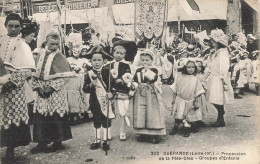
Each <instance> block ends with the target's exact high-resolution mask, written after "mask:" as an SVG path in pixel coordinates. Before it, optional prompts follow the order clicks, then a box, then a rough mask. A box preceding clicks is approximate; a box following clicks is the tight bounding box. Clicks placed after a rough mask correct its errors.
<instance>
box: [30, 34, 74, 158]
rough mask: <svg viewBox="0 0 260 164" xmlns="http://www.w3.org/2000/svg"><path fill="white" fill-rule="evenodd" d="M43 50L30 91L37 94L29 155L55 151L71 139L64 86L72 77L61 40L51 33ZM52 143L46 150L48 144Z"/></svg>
mask: <svg viewBox="0 0 260 164" xmlns="http://www.w3.org/2000/svg"><path fill="white" fill-rule="evenodd" d="M46 41H47V46H46V49H44V50H42V51H41V54H40V58H39V61H38V64H37V68H36V72H35V73H34V74H33V77H32V84H31V86H32V88H33V90H34V91H36V92H37V98H36V100H35V103H34V113H35V115H34V125H33V132H34V133H33V141H34V142H37V143H38V144H37V146H36V147H34V148H33V149H31V153H32V154H35V153H39V152H54V151H57V150H61V149H63V148H64V146H63V145H62V141H65V140H68V139H71V138H72V134H71V128H70V125H69V117H68V112H69V106H68V100H67V91H66V87H65V86H66V83H67V82H68V79H69V78H71V77H73V76H75V72H73V71H72V70H71V68H70V65H69V63H68V61H67V60H66V58H65V56H64V55H63V54H62V53H61V52H60V51H59V43H60V37H59V34H58V33H55V32H50V33H49V34H48V35H47V37H46ZM51 142H53V144H52V145H51V146H50V147H49V149H48V148H47V145H48V144H49V143H51Z"/></svg>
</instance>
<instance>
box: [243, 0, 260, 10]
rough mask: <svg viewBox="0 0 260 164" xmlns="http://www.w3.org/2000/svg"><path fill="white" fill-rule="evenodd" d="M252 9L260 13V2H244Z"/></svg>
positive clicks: (250, 0)
mask: <svg viewBox="0 0 260 164" xmlns="http://www.w3.org/2000/svg"><path fill="white" fill-rule="evenodd" d="M244 2H246V3H247V4H248V5H249V6H250V7H251V8H252V9H254V10H255V11H256V12H259V0H244Z"/></svg>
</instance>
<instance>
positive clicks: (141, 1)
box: [135, 0, 166, 40]
mask: <svg viewBox="0 0 260 164" xmlns="http://www.w3.org/2000/svg"><path fill="white" fill-rule="evenodd" d="M165 10H166V0H135V37H137V38H139V39H142V38H143V37H144V38H145V39H148V40H152V39H153V38H156V39H158V38H161V37H162V35H163V29H164V20H165V18H164V17H165Z"/></svg>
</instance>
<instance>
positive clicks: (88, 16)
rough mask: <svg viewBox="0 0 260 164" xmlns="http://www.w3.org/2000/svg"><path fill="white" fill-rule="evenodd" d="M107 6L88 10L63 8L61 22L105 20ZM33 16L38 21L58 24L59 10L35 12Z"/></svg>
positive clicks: (97, 21) (79, 22)
mask: <svg viewBox="0 0 260 164" xmlns="http://www.w3.org/2000/svg"><path fill="white" fill-rule="evenodd" d="M107 11H108V8H107V7H103V8H95V9H86V10H68V9H65V10H62V14H61V24H64V23H65V17H66V24H83V23H91V22H96V23H99V22H103V21H105V20H106V17H107ZM33 18H34V19H36V20H37V21H38V22H50V23H52V24H58V12H50V13H36V14H33Z"/></svg>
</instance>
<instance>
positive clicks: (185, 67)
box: [170, 58, 205, 137]
mask: <svg viewBox="0 0 260 164" xmlns="http://www.w3.org/2000/svg"><path fill="white" fill-rule="evenodd" d="M181 62H182V63H181V65H182V68H181V69H180V71H181V73H179V74H178V76H176V79H175V82H174V83H173V85H171V89H172V91H173V102H172V104H173V111H172V113H173V114H174V117H175V123H174V127H173V129H172V131H171V132H170V134H171V135H175V134H176V133H178V128H179V125H180V123H182V122H183V125H184V134H183V136H184V137H189V136H190V127H191V123H193V124H194V125H195V122H196V121H200V120H202V113H201V109H200V108H199V96H200V95H202V94H203V93H205V90H204V89H203V86H202V84H201V82H200V81H199V79H198V77H197V76H196V71H197V67H196V60H195V59H193V58H185V59H182V61H181Z"/></svg>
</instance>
